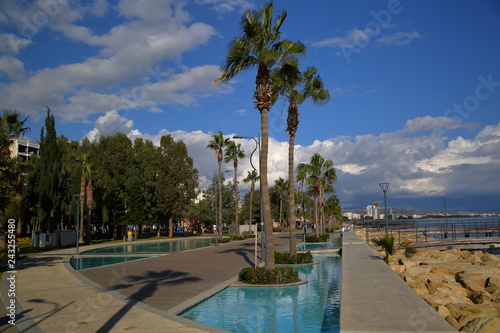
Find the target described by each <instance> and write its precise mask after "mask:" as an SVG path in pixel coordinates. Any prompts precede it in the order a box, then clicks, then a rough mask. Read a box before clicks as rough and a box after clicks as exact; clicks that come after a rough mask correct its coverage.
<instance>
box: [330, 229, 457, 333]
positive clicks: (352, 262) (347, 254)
mask: <svg viewBox="0 0 500 333" xmlns="http://www.w3.org/2000/svg"><path fill="white" fill-rule="evenodd" d="M341 293H342V298H341V304H340V332H341V333H361V332H371V333H374V332H384V333H388V332H436V333H437V332H456V330H455V329H454V328H453V327H451V326H450V325H449V324H448V323H447V322H446V321H445V320H444V319H442V318H441V317H440V316H439V315H438V314H437V312H436V311H435V310H434V309H433V308H432V307H430V306H429V305H428V304H427V303H426V302H425V301H424V300H423V299H422V298H420V296H418V295H417V294H416V293H415V292H414V291H413V290H412V289H411V288H410V287H409V286H408V285H407V284H406V283H405V282H404V281H403V280H402V279H401V278H400V277H399V276H398V275H397V274H396V273H394V272H393V271H392V270H391V268H390V267H389V266H387V264H386V263H385V262H384V261H383V260H382V259H381V258H380V257H379V256H377V255H376V254H375V253H374V252H373V251H372V250H371V249H370V248H369V247H368V246H367V245H366V244H365V243H364V242H363V241H362V240H361V239H360V238H359V237H358V236H357V235H356V234H355V233H354V232H352V231H347V232H344V234H343V245H342V291H341Z"/></svg>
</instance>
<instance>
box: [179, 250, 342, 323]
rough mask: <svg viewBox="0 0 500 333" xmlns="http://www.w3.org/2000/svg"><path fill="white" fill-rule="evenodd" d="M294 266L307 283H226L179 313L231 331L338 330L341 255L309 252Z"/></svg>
mask: <svg viewBox="0 0 500 333" xmlns="http://www.w3.org/2000/svg"><path fill="white" fill-rule="evenodd" d="M313 257H314V260H316V261H318V262H319V263H318V264H316V265H308V266H296V267H297V268H298V269H299V276H300V277H301V278H306V279H308V281H309V282H308V283H306V284H302V285H299V286H293V287H229V288H226V289H224V290H222V291H221V292H219V293H217V294H215V295H214V296H212V297H210V298H209V299H207V300H205V301H203V302H202V303H200V304H198V305H196V306H195V307H193V308H191V309H190V310H188V311H186V312H184V313H183V314H181V316H182V317H186V318H189V319H191V320H195V321H197V322H200V323H203V324H207V325H210V326H214V327H218V328H221V329H224V330H227V331H232V332H252V333H254V332H266V333H277V332H286V333H288V332H301V333H306V332H339V326H340V286H341V284H340V277H341V258H340V257H339V256H337V255H333V254H318V255H314V256H313Z"/></svg>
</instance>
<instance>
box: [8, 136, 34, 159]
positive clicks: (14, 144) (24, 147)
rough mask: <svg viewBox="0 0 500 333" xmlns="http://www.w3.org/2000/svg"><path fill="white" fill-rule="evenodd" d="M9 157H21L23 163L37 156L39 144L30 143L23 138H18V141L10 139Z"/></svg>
mask: <svg viewBox="0 0 500 333" xmlns="http://www.w3.org/2000/svg"><path fill="white" fill-rule="evenodd" d="M9 150H10V157H12V158H14V157H18V156H19V157H21V158H22V159H23V161H27V160H29V159H30V158H31V156H33V155H39V153H40V144H39V143H38V142H34V141H31V140H30V139H28V138H25V137H19V138H18V139H10V146H9Z"/></svg>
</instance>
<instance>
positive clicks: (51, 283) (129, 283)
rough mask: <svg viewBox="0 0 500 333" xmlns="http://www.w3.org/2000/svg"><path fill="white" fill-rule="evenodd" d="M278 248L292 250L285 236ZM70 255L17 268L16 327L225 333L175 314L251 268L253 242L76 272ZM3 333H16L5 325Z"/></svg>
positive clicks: (2, 287) (4, 286) (33, 258)
mask: <svg viewBox="0 0 500 333" xmlns="http://www.w3.org/2000/svg"><path fill="white" fill-rule="evenodd" d="M299 237H300V236H299ZM275 244H276V247H275V250H276V251H287V250H288V248H289V240H288V235H287V234H275ZM113 245H117V244H113ZM95 247H97V246H90V247H81V251H82V252H83V251H86V250H89V249H92V248H95ZM100 247H102V246H100ZM73 254H74V249H67V250H58V251H52V252H47V253H44V254H40V255H30V256H29V257H27V258H25V259H22V260H19V261H18V262H17V263H16V271H17V273H15V274H14V275H15V288H16V300H17V303H16V310H17V316H16V327H17V329H19V330H20V331H21V332H28V333H38V332H146V331H148V332H150V331H152V332H156V331H158V332H159V331H161V332H193V333H194V332H225V331H224V330H220V329H217V328H213V327H210V326H207V325H203V324H200V323H196V322H193V321H190V320H187V319H184V318H182V317H178V316H176V315H175V314H176V313H178V312H180V311H181V310H182V309H185V308H186V307H187V306H189V305H194V304H196V303H197V302H199V301H200V300H202V299H203V298H206V297H208V296H210V295H211V294H213V293H214V292H215V291H217V290H220V289H223V288H224V287H226V286H227V285H228V284H229V282H231V281H233V280H234V279H235V277H237V275H238V272H239V271H240V270H241V268H244V267H249V266H252V265H253V264H254V263H253V260H254V241H253V239H249V240H245V241H238V242H231V243H227V244H221V245H219V246H210V247H205V248H201V249H196V250H190V251H185V252H180V253H175V254H169V255H163V256H159V257H154V258H148V259H142V260H137V261H132V262H128V263H123V264H114V265H109V266H103V267H99V268H94V269H88V270H83V271H79V272H74V271H73V270H72V269H71V268H70V267H69V263H68V260H69V258H70V257H71V256H72V255H73ZM258 254H259V257H260V249H259V252H258ZM7 277H8V275H7V274H6V273H4V275H3V277H2V281H1V283H0V291H1V296H2V300H3V301H4V302H9V300H10V298H9V296H8V295H7V291H8V289H9V287H8V286H9V284H8V281H7ZM4 319H5V318H4ZM7 330H8V331H7ZM4 331H5V332H9V333H10V332H15V331H16V330H15V328H14V327H12V326H11V325H9V324H4V325H3V326H1V328H0V332H4Z"/></svg>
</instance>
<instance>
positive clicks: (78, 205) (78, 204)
mask: <svg viewBox="0 0 500 333" xmlns="http://www.w3.org/2000/svg"><path fill="white" fill-rule="evenodd" d="M73 198H78V201H77V202H76V254H80V253H79V251H78V245H79V242H80V201H81V200H83V195H82V194H74V195H73Z"/></svg>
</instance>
